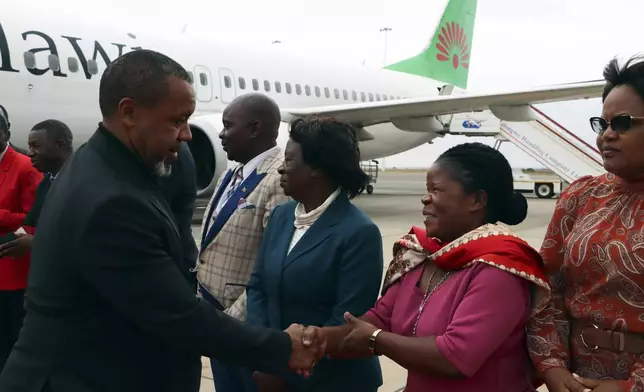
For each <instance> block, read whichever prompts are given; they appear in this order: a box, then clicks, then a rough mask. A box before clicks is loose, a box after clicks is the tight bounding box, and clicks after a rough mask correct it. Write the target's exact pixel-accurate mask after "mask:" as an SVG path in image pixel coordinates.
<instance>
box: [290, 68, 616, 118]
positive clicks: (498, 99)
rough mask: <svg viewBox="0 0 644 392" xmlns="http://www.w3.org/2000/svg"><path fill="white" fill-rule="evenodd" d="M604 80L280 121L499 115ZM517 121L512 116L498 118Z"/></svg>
mask: <svg viewBox="0 0 644 392" xmlns="http://www.w3.org/2000/svg"><path fill="white" fill-rule="evenodd" d="M604 85H605V82H604V81H603V80H596V81H589V82H579V83H569V84H561V85H555V86H546V87H538V88H534V89H532V90H524V91H515V92H507V93H494V94H472V95H466V94H464V95H442V96H441V95H439V96H432V97H419V98H407V99H398V100H389V101H380V102H364V103H355V104H347V105H332V106H320V107H308V108H298V109H290V110H288V109H287V110H283V111H282V121H291V120H293V119H295V118H297V117H304V116H307V115H311V114H315V115H320V116H330V117H334V118H336V119H338V120H341V121H345V122H349V123H351V124H353V125H356V126H362V127H366V126H370V125H375V124H381V123H387V122H392V121H393V120H395V119H404V118H417V117H427V116H440V115H446V114H454V113H466V112H475V111H482V110H492V111H493V112H494V113H495V114H496V115H497V117H499V118H501V117H503V116H502V115H499V114H498V113H503V111H498V110H495V109H496V108H501V109H502V108H504V107H521V106H527V105H532V104H539V103H548V102H556V101H569V100H575V99H588V98H597V97H600V96H601V94H602V91H603V89H604ZM501 120H506V121H516V119H512V118H501Z"/></svg>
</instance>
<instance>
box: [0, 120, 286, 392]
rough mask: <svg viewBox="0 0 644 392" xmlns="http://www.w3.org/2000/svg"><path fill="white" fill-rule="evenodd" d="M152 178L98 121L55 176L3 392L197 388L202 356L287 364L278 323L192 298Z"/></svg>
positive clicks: (270, 366)
mask: <svg viewBox="0 0 644 392" xmlns="http://www.w3.org/2000/svg"><path fill="white" fill-rule="evenodd" d="M182 252H183V247H182V246H181V241H180V238H179V233H178V229H177V226H176V224H175V223H174V219H173V217H172V212H171V211H170V209H169V208H168V205H167V203H166V202H165V200H164V198H163V196H162V195H161V193H160V191H159V186H158V183H156V181H155V178H154V177H153V175H152V174H151V173H150V172H149V171H148V170H147V169H146V168H145V166H144V165H143V164H142V163H141V161H140V159H139V158H138V157H137V156H135V155H134V154H133V153H132V152H130V150H128V149H127V148H126V147H125V146H124V145H123V144H122V143H121V142H120V141H119V140H118V139H117V138H116V137H114V136H113V135H112V134H111V133H109V132H108V131H106V130H105V129H104V128H99V130H98V131H97V132H96V133H95V134H94V135H93V136H92V138H91V139H90V140H89V142H88V143H87V144H85V145H84V146H82V147H81V148H80V149H78V150H77V151H76V153H75V154H74V156H73V157H72V158H71V159H70V161H68V164H67V166H66V167H65V169H64V170H63V171H62V172H61V173H60V174H59V175H58V177H57V178H56V181H54V182H53V184H52V186H51V189H50V191H49V195H48V198H47V202H46V203H45V206H44V208H43V211H42V213H41V216H40V219H39V222H38V235H36V236H35V237H34V243H33V254H32V266H31V272H30V276H29V285H28V288H27V292H28V293H29V294H28V295H27V300H26V309H27V316H26V318H25V321H24V326H23V328H22V330H21V331H20V337H19V339H18V342H17V343H16V345H15V346H14V349H13V351H12V353H11V355H10V357H9V359H8V361H7V364H6V365H5V368H4V371H3V373H2V375H1V376H0V391H2V392H40V391H42V390H46V391H51V392H90V391H91V392H98V391H105V392H114V391H117V392H141V391H155V392H159V391H167V392H177V391H181V392H184V391H185V392H196V391H198V389H199V381H200V375H201V362H200V355H205V356H210V357H217V358H220V359H222V360H227V361H231V362H233V363H238V364H242V365H247V366H252V367H256V366H258V367H261V368H265V369H267V371H269V372H271V371H273V372H281V371H284V367H285V366H286V363H287V361H288V358H289V356H290V350H291V344H290V339H289V337H288V335H287V334H285V333H284V332H282V331H274V330H273V331H271V330H267V329H259V328H258V329H251V328H249V327H246V326H244V325H243V324H242V323H240V322H238V321H236V320H234V319H232V318H230V317H228V316H225V315H223V314H222V313H221V312H219V311H216V310H215V309H214V308H212V307H211V306H210V305H209V304H208V303H206V302H205V301H202V300H200V299H198V298H197V297H196V296H195V293H194V291H193V290H192V289H191V288H190V286H189V285H188V284H187V282H186V280H185V279H184V277H183V276H182V274H181V272H180V269H181V261H182V260H183V253H182Z"/></svg>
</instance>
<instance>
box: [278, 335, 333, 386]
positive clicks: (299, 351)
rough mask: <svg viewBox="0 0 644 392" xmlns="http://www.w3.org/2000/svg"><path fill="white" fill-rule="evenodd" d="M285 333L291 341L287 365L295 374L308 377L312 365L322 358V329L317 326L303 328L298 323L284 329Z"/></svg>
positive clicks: (324, 344)
mask: <svg viewBox="0 0 644 392" xmlns="http://www.w3.org/2000/svg"><path fill="white" fill-rule="evenodd" d="M286 333H288V335H289V336H290V337H291V343H292V349H291V359H290V360H289V362H288V365H289V367H290V368H291V369H293V370H295V371H296V372H297V374H300V375H302V376H304V377H305V378H306V377H309V376H310V375H311V369H312V368H313V365H315V363H316V362H317V361H319V360H320V358H322V356H323V355H324V351H325V350H326V339H325V338H324V335H323V334H322V330H321V329H320V328H317V327H308V328H304V326H302V325H300V324H291V326H290V327H288V328H287V329H286Z"/></svg>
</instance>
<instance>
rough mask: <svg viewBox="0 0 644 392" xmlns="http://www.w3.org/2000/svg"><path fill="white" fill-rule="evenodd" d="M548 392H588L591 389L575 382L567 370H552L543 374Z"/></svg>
mask: <svg viewBox="0 0 644 392" xmlns="http://www.w3.org/2000/svg"><path fill="white" fill-rule="evenodd" d="M543 379H544V381H545V382H546V386H547V387H548V391H549V392H590V391H591V390H592V389H590V388H588V387H586V386H584V385H583V384H581V383H580V382H579V381H577V380H576V379H575V378H574V377H573V375H572V373H571V372H569V371H568V369H564V368H552V369H548V370H546V371H545V372H543Z"/></svg>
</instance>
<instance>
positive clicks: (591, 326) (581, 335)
mask: <svg viewBox="0 0 644 392" xmlns="http://www.w3.org/2000/svg"><path fill="white" fill-rule="evenodd" d="M587 328H595V329H597V330H599V327H598V326H596V325H595V324H590V325H589V326H587V327H584V328H582V329H581V331H580V332H579V338H580V339H581V343H582V344H583V345H584V347H586V348H587V349H589V350H591V351H595V350H597V349H598V348H599V346H597V345H595V346H593V347H590V346H589V345H588V343H586V340H585V339H584V331H585V330H586V329H587Z"/></svg>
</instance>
